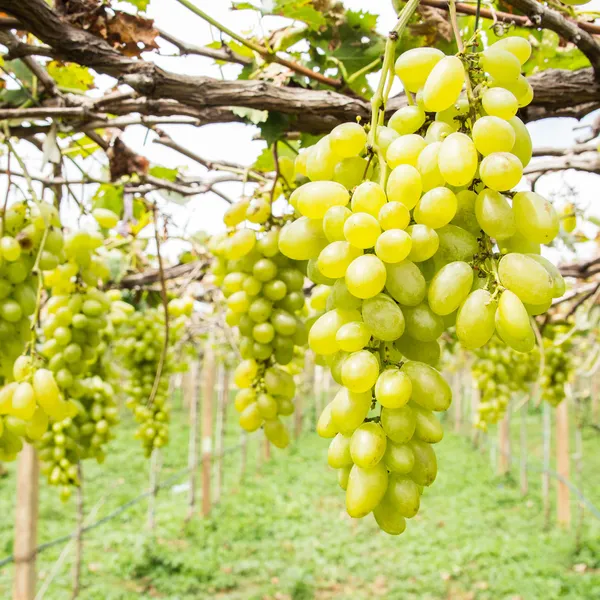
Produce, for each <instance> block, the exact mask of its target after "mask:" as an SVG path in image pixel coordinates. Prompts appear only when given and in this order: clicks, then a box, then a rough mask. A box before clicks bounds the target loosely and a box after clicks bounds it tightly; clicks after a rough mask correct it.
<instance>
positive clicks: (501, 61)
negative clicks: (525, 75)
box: [480, 45, 521, 83]
mask: <svg viewBox="0 0 600 600" xmlns="http://www.w3.org/2000/svg"><path fill="white" fill-rule="evenodd" d="M480 60H481V66H482V68H483V70H484V71H486V72H487V73H489V75H490V76H491V77H493V78H494V80H495V81H498V82H499V83H510V82H512V81H514V80H515V79H517V77H518V76H519V75H520V74H521V63H520V61H519V59H518V58H517V57H516V56H515V55H514V54H512V53H511V52H509V51H508V50H506V49H503V48H501V47H499V46H496V45H492V46H490V47H489V48H486V49H485V50H484V51H483V52H482V53H481V54H480Z"/></svg>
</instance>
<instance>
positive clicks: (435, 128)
mask: <svg viewBox="0 0 600 600" xmlns="http://www.w3.org/2000/svg"><path fill="white" fill-rule="evenodd" d="M438 114H440V113H438ZM455 131H456V127H453V126H452V125H449V124H448V123H445V122H443V121H434V122H433V123H431V124H430V125H429V127H428V128H427V132H426V133H425V141H426V142H427V143H428V144H435V143H436V142H443V141H444V140H445V139H446V138H447V137H448V136H449V135H450V134H451V133H454V132H455Z"/></svg>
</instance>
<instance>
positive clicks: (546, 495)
mask: <svg viewBox="0 0 600 600" xmlns="http://www.w3.org/2000/svg"><path fill="white" fill-rule="evenodd" d="M542 413H543V423H542V435H543V451H544V457H543V471H542V504H543V506H544V527H546V528H548V527H549V526H550V448H551V445H552V407H551V406H550V404H548V402H543V406H542Z"/></svg>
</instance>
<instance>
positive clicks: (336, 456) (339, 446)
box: [327, 433, 353, 469]
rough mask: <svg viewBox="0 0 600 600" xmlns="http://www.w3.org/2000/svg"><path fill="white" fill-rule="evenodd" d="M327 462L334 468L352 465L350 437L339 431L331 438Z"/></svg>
mask: <svg viewBox="0 0 600 600" xmlns="http://www.w3.org/2000/svg"><path fill="white" fill-rule="evenodd" d="M327 464H328V465H329V466H330V467H333V468H334V469H341V468H342V467H351V466H352V464H353V462H352V456H351V454H350V438H349V437H346V436H345V435H342V434H341V433H338V434H336V436H335V437H334V438H333V439H332V440H331V443H330V444H329V449H328V450H327Z"/></svg>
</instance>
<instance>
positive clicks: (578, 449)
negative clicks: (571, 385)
mask: <svg viewBox="0 0 600 600" xmlns="http://www.w3.org/2000/svg"><path fill="white" fill-rule="evenodd" d="M588 383H589V384H590V385H591V381H589V382H588ZM581 401H582V398H581V396H580V395H579V394H578V395H577V396H576V398H575V469H576V471H577V487H578V488H579V491H580V492H581V493H582V494H583V483H584V476H583V407H582V405H581ZM577 506H578V509H579V510H578V512H579V515H578V519H577V527H576V529H575V550H576V551H579V550H581V543H582V540H583V523H584V519H585V507H584V505H583V502H581V500H578V502H577Z"/></svg>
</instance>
